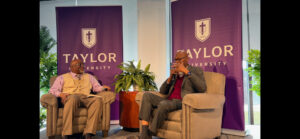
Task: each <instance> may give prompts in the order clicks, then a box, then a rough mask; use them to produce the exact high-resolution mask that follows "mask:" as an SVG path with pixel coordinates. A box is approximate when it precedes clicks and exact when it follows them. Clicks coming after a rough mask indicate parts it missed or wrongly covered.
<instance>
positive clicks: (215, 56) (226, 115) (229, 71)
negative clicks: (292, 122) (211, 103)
mask: <svg viewBox="0 0 300 139" xmlns="http://www.w3.org/2000/svg"><path fill="white" fill-rule="evenodd" d="M172 44H173V49H172V55H173V57H174V56H175V53H176V52H177V51H179V50H184V51H187V52H188V54H189V57H190V64H191V65H193V66H199V67H201V68H202V69H204V70H205V71H213V72H218V73H223V74H225V75H226V86H225V97H226V101H225V104H224V112H223V122H222V128H228V129H235V130H244V128H245V125H244V96H243V71H242V1H241V0H222V1H219V0H179V1H176V2H172Z"/></svg>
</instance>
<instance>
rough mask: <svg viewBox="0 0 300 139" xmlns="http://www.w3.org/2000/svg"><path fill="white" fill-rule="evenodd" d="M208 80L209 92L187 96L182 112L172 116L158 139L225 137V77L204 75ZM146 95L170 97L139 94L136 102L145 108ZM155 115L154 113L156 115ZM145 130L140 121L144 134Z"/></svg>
mask: <svg viewBox="0 0 300 139" xmlns="http://www.w3.org/2000/svg"><path fill="white" fill-rule="evenodd" d="M204 76H205V80H206V85H207V91H206V92H204V93H193V94H187V95H186V96H184V98H183V100H182V110H177V111H173V112H170V113H169V114H168V118H167V119H166V120H165V122H164V124H163V126H162V127H161V128H160V129H158V132H157V136H158V137H160V138H166V139H213V138H219V137H220V136H221V124H222V114H223V105H224V102H225V96H224V91H225V76H224V75H223V74H220V73H215V72H204ZM144 93H154V94H156V95H159V96H161V97H166V96H164V95H161V94H160V93H158V92H139V93H138V94H137V95H136V102H137V103H138V105H139V106H141V102H142V98H143V94H144ZM155 112H156V110H155V109H154V110H153V113H152V114H154V113H155ZM152 116H153V115H152ZM150 123H151V120H150ZM150 128H151V127H150ZM141 129H142V128H141V121H140V132H141V131H142V130H141Z"/></svg>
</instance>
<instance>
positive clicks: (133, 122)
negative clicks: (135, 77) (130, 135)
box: [119, 91, 139, 128]
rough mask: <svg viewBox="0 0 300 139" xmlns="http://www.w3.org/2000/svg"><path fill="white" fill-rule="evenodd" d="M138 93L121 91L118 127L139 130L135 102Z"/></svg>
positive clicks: (137, 109)
mask: <svg viewBox="0 0 300 139" xmlns="http://www.w3.org/2000/svg"><path fill="white" fill-rule="evenodd" d="M137 93H138V91H130V92H129V91H127V92H125V91H121V92H120V94H119V98H120V125H121V126H123V127H124V128H139V118H138V116H139V106H138V104H137V103H136V102H135V96H136V94H137Z"/></svg>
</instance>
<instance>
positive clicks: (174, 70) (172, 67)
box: [167, 64, 177, 84]
mask: <svg viewBox="0 0 300 139" xmlns="http://www.w3.org/2000/svg"><path fill="white" fill-rule="evenodd" d="M175 74H177V71H176V68H175V65H174V64H173V65H172V66H171V70H170V76H169V78H168V80H167V83H168V84H169V83H170V81H171V80H172V76H173V75H175Z"/></svg>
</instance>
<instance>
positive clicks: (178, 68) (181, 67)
mask: <svg viewBox="0 0 300 139" xmlns="http://www.w3.org/2000/svg"><path fill="white" fill-rule="evenodd" d="M174 67H175V70H176V71H177V72H183V73H184V74H188V72H189V70H188V69H187V68H186V67H185V66H184V65H183V63H182V62H180V63H177V64H176V65H174Z"/></svg>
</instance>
